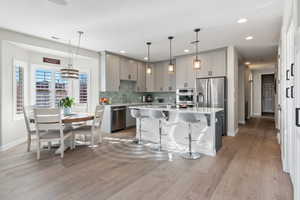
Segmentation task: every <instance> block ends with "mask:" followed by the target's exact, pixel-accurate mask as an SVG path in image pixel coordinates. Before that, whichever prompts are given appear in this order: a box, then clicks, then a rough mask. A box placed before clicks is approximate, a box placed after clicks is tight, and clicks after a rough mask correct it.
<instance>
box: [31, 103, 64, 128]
mask: <svg viewBox="0 0 300 200" xmlns="http://www.w3.org/2000/svg"><path fill="white" fill-rule="evenodd" d="M34 121H35V125H36V130H37V132H39V131H44V130H61V131H62V130H63V125H62V118H61V109H59V108H35V109H34Z"/></svg>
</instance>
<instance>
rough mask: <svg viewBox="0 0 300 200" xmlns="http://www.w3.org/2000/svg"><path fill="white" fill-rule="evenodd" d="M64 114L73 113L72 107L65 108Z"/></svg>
mask: <svg viewBox="0 0 300 200" xmlns="http://www.w3.org/2000/svg"><path fill="white" fill-rule="evenodd" d="M64 115H71V107H65V108H64Z"/></svg>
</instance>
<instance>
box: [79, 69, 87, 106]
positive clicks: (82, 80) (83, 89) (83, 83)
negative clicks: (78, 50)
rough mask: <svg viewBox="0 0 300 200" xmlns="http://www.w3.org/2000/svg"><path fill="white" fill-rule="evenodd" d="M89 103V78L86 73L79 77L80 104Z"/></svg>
mask: <svg viewBox="0 0 300 200" xmlns="http://www.w3.org/2000/svg"><path fill="white" fill-rule="evenodd" d="M87 102H88V76H87V74H86V73H83V74H80V75H79V103H80V104H87Z"/></svg>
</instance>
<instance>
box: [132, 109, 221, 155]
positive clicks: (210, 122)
mask: <svg viewBox="0 0 300 200" xmlns="http://www.w3.org/2000/svg"><path fill="white" fill-rule="evenodd" d="M130 109H139V110H141V112H142V115H144V116H147V113H148V112H149V111H150V110H159V111H163V112H164V113H165V114H166V115H167V116H168V119H167V121H166V123H164V125H163V127H164V128H163V136H162V145H163V148H164V149H166V150H170V151H175V152H185V151H187V148H188V139H187V137H188V127H187V125H186V124H185V123H182V122H180V121H179V119H178V114H180V113H190V114H192V115H195V116H196V118H197V119H198V120H200V122H199V123H197V124H194V125H192V139H193V140H194V141H193V143H192V147H193V148H192V150H193V151H195V152H199V153H202V154H205V155H209V156H215V155H216V153H217V151H218V150H219V149H220V148H221V147H222V133H223V126H224V109H223V108H206V107H201V108H196V107H194V108H186V109H179V108H174V107H169V106H132V107H130ZM141 123H142V139H143V140H145V141H149V142H151V143H158V142H159V122H158V120H155V119H150V118H145V119H143V120H142V122H141ZM138 126H139V121H138V120H137V127H138ZM137 136H138V134H137Z"/></svg>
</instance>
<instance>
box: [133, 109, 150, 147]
mask: <svg viewBox="0 0 300 200" xmlns="http://www.w3.org/2000/svg"><path fill="white" fill-rule="evenodd" d="M130 114H131V116H132V117H133V118H135V119H137V120H138V121H139V127H138V129H137V132H138V133H139V138H138V139H137V140H136V141H135V143H136V144H138V145H142V144H143V141H142V119H145V118H148V116H145V115H142V114H141V110H139V109H134V108H133V109H131V110H130Z"/></svg>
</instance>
